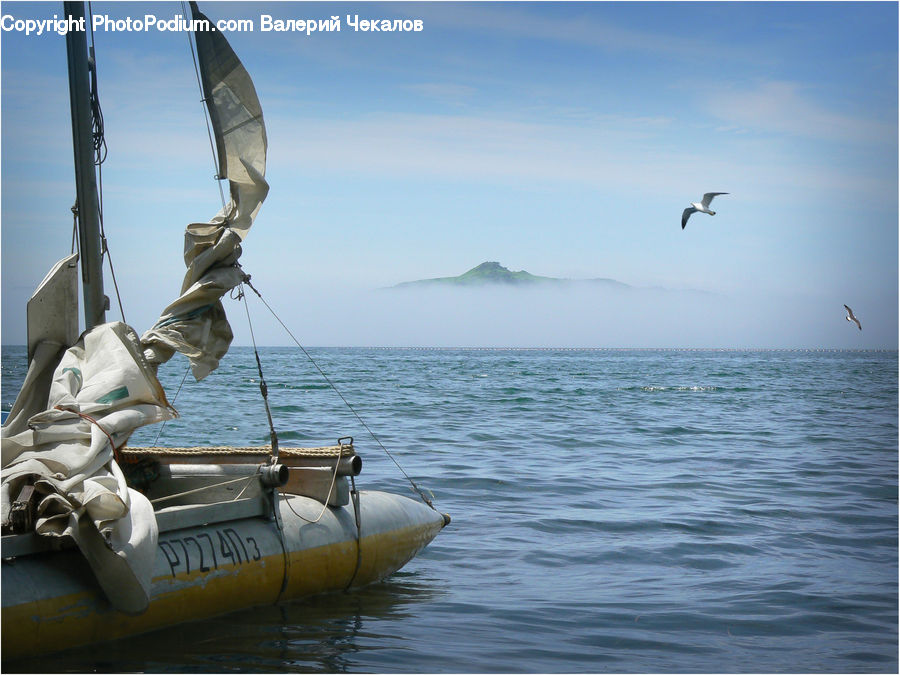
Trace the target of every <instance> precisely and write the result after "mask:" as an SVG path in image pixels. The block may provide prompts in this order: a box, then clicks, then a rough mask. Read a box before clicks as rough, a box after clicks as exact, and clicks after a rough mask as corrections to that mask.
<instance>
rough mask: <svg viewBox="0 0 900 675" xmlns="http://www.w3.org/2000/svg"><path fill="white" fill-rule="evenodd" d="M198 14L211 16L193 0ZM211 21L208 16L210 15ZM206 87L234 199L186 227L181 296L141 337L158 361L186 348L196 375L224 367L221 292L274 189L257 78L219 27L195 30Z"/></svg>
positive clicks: (234, 279)
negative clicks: (207, 218) (211, 215)
mask: <svg viewBox="0 0 900 675" xmlns="http://www.w3.org/2000/svg"><path fill="white" fill-rule="evenodd" d="M191 10H192V12H193V15H194V19H199V20H204V19H206V17H205V16H204V15H203V14H202V13H201V12H200V11H199V10H198V9H197V6H196V4H195V3H191ZM207 21H208V19H207ZM195 37H196V43H197V57H198V62H199V66H200V75H201V82H202V84H203V93H204V97H205V99H206V104H207V109H208V110H209V116H210V121H211V123H212V128H213V133H214V136H215V140H216V149H217V155H218V171H219V178H222V179H228V184H229V195H230V200H229V202H228V203H227V204H226V205H225V206H224V207H223V208H222V210H221V211H219V213H218V214H216V216H215V217H214V218H213V219H212V220H210V221H209V222H207V223H195V224H191V225H188V226H187V229H186V231H185V239H184V261H185V265H186V266H187V272H186V274H185V276H184V282H183V283H182V287H181V296H180V297H179V298H178V299H176V300H175V301H174V302H173V303H172V304H170V305H169V306H168V307H166V308H165V310H164V311H163V313H162V315H161V316H160V318H159V320H158V321H157V322H156V324H155V325H154V326H153V327H152V328H151V329H150V330H149V331H147V332H146V333H145V334H144V335H143V337H142V342H143V344H144V356H145V357H146V359H147V361H148V362H149V363H151V364H152V365H154V366H158V365H159V364H161V363H165V362H166V361H168V360H169V359H170V358H171V357H172V356H173V354H174V353H175V352H176V351H177V352H181V353H182V354H184V355H185V356H187V357H188V360H189V361H190V363H191V371H192V373H193V375H194V377H195V378H196V379H197V380H201V379H203V378H204V377H206V376H207V375H208V374H209V373H210V372H212V371H213V370H215V369H216V367H218V363H219V360H220V359H221V358H222V357H223V356H224V355H225V353H226V352H227V351H228V347H229V346H230V344H231V340H232V337H233V335H232V332H231V328H230V326H229V325H228V320H227V318H226V316H225V310H224V307H223V306H222V302H221V298H222V296H224V295H225V293H228V292H229V291H230V290H231V289H233V288H234V287H235V286H237V285H238V284H239V283H240V282H241V280H242V279H243V278H244V275H243V272H242V271H241V269H240V266H239V265H238V263H237V261H238V258H239V257H240V255H241V247H240V244H241V241H243V239H244V238H245V237H246V236H247V233H248V231H249V230H250V227H251V226H252V225H253V221H254V219H255V218H256V215H257V213H258V212H259V209H260V207H261V206H262V203H263V201H264V200H265V198H266V195H267V194H268V192H269V185H268V183H267V182H266V179H265V173H266V151H267V144H268V141H267V138H266V127H265V123H264V121H263V115H262V108H261V107H260V104H259V98H258V97H257V95H256V89H255V87H254V86H253V81H252V80H251V79H250V75H249V74H248V73H247V71H246V69H245V68H244V66H243V65H242V64H241V62H240V60H239V59H238V57H237V56H236V55H235V53H234V51H233V50H232V49H231V46H230V45H229V44H228V41H227V40H226V39H225V37H224V35H222V33H221V32H219V31H197V32H196V33H195Z"/></svg>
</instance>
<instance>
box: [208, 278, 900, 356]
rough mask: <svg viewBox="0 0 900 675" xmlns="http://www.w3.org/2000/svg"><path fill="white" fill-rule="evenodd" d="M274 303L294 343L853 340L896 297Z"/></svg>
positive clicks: (885, 323)
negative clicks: (851, 316) (864, 301)
mask: <svg viewBox="0 0 900 675" xmlns="http://www.w3.org/2000/svg"><path fill="white" fill-rule="evenodd" d="M252 301H253V298H251V302H252ZM895 304H896V302H895ZM273 306H275V307H276V311H278V313H279V315H280V316H281V318H282V320H283V321H284V322H285V323H286V324H287V325H288V326H289V327H290V328H291V330H292V332H294V333H295V336H296V337H297V339H298V340H300V342H301V343H302V344H304V345H315V346H389V347H406V346H414V347H619V348H627V347H636V348H646V347H650V348H652V347H658V348H665V347H696V348H815V347H829V348H850V349H859V348H895V347H896V345H897V319H896V317H897V313H896V308H893V309H892V308H891V306H890V305H888V304H885V307H886V308H887V310H886V311H880V310H879V311H877V312H876V311H874V309H870V308H869V307H860V308H859V309H858V310H857V311H858V314H859V315H860V316H861V317H862V320H863V321H864V326H865V330H864V331H858V330H857V329H856V327H855V326H850V325H849V324H847V322H846V321H845V320H844V309H843V306H842V304H841V303H840V302H836V301H835V300H834V299H833V298H817V297H808V298H797V297H788V296H783V297H772V296H757V297H754V296H750V295H747V294H743V295H727V294H719V293H710V292H703V291H691V290H685V291H682V290H667V289H653V288H627V287H626V288H610V287H605V286H602V285H592V284H590V283H586V282H585V283H575V284H571V285H566V286H560V287H554V286H548V287H537V288H535V287H530V288H522V287H502V286H494V287H478V288H465V287H433V288H424V289H423V288H404V289H393V288H388V289H378V290H367V289H366V290H348V289H343V290H334V289H323V288H318V289H308V290H306V291H302V292H297V293H295V294H292V296H291V298H290V299H289V300H285V299H277V300H276V302H275V303H273ZM279 307H280V308H281V309H278V308H279ZM226 309H228V310H229V312H230V315H231V316H235V317H236V318H235V320H233V321H232V324H233V327H234V330H235V334H236V336H237V340H238V344H247V340H246V335H247V333H246V328H245V327H244V326H243V325H242V323H243V321H242V318H243V317H237V315H235V314H233V313H232V312H234V311H236V310H232V309H229V308H228V307H226ZM892 318H893V322H892ZM257 320H260V321H263V322H264V321H266V320H267V319H266V318H265V317H264V316H263V315H262V314H261V313H260V312H259V311H254V325H255V324H256V322H257ZM263 325H267V324H264V323H263ZM254 330H257V329H256V327H255V328H254ZM260 334H262V335H263V337H262V338H260V337H259V335H260ZM257 339H258V341H259V342H260V343H261V344H269V345H282V344H288V340H287V339H286V338H285V337H284V333H283V331H281V330H280V328H278V327H277V326H274V325H273V326H269V327H266V328H263V329H261V330H258V332H257Z"/></svg>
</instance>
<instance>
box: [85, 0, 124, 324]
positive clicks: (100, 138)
mask: <svg viewBox="0 0 900 675" xmlns="http://www.w3.org/2000/svg"><path fill="white" fill-rule="evenodd" d="M88 17H89V20H90V23H91V46H90V61H89V69H90V75H91V140H92V144H93V148H94V166H96V167H97V208H98V212H99V213H98V215H99V217H100V241H101V250H100V255H101V257H106V258H107V260H108V261H109V272H110V275H111V276H112V282H113V288H114V289H115V291H116V301H117V302H118V304H119V314H121V316H122V322H123V323H128V321H127V320H126V318H125V308H124V306H123V304H122V294H121V293H120V292H119V282H118V280H117V279H116V268H115V266H114V265H113V259H112V252H111V251H110V250H109V244H108V241H107V239H106V229H105V228H104V223H103V162H105V161H106V156H107V152H108V148H107V146H106V133H105V126H104V122H103V110H102V109H101V107H100V90H99V86H98V75H97V55H96V50H95V46H96V45H95V41H94V21H93V17H94V13H93V7H92V5H91V3H90V2H88Z"/></svg>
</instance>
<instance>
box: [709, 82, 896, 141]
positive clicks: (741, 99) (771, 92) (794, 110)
mask: <svg viewBox="0 0 900 675" xmlns="http://www.w3.org/2000/svg"><path fill="white" fill-rule="evenodd" d="M708 108H709V112H710V113H711V114H712V115H714V116H715V117H717V118H719V119H720V120H722V121H724V122H727V124H728V125H730V126H731V127H735V128H738V129H741V128H743V129H750V130H752V131H756V132H762V133H775V134H787V135H790V136H800V137H804V138H815V139H820V140H829V141H851V142H865V143H884V142H885V141H890V140H896V138H897V127H896V124H895V123H892V124H888V123H886V122H881V121H879V120H874V119H868V118H863V117H853V116H850V115H846V114H841V113H837V112H834V111H833V110H830V109H829V108H828V107H827V106H825V105H822V104H820V103H818V102H816V101H814V100H812V99H811V98H810V97H809V96H806V95H804V93H803V92H802V87H801V86H800V85H798V84H796V83H793V82H779V81H773V82H764V83H762V84H760V85H758V86H756V87H755V88H753V89H747V90H743V91H736V90H731V91H728V90H726V91H716V92H713V93H711V94H710V95H709V96H708Z"/></svg>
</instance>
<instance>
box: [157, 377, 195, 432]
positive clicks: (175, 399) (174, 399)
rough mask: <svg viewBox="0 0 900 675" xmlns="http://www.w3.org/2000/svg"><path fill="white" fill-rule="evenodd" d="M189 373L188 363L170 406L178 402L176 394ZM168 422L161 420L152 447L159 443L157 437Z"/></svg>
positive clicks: (179, 391)
mask: <svg viewBox="0 0 900 675" xmlns="http://www.w3.org/2000/svg"><path fill="white" fill-rule="evenodd" d="M189 372H191V364H190V363H189V364H188V366H187V368H185V369H184V377H182V378H181V384H179V385H178V391H176V392H175V396H173V397H172V405H173V406H174V405H175V401H177V400H178V394H180V393H181V388H182V387H183V386H184V382H185V380H187V376H188V373H189ZM168 421H169V420H163V423H162V425H161V426H160V427H159V431H158V432H156V438H155V439H154V440H153V445H156V444H157V443H158V442H159V437H160V436H161V435H162V432H163V429H165V428H166V422H168Z"/></svg>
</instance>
